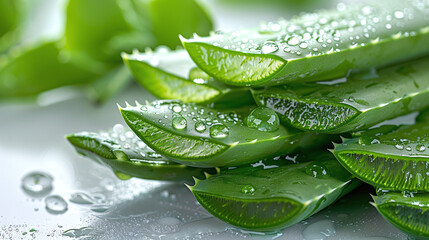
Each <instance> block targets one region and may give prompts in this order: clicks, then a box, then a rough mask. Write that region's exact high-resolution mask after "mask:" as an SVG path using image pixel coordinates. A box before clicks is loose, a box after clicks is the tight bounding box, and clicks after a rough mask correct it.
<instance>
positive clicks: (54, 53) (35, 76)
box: [0, 42, 96, 99]
mask: <svg viewBox="0 0 429 240" xmlns="http://www.w3.org/2000/svg"><path fill="white" fill-rule="evenodd" d="M94 77H96V75H95V74H93V73H90V72H88V71H86V70H84V69H81V68H79V67H78V66H76V65H75V64H74V63H73V62H72V61H70V60H69V59H63V58H62V55H61V53H60V50H59V49H58V47H57V43H56V42H46V43H41V44H38V45H35V46H28V47H19V48H15V49H13V50H11V51H10V52H9V55H8V56H7V57H6V58H5V60H4V62H3V63H0V99H1V98H10V97H22V96H30V95H35V94H38V93H40V92H42V91H46V90H50V89H53V88H57V87H61V86H65V85H72V84H81V83H87V82H88V81H90V80H91V79H92V78H94Z"/></svg>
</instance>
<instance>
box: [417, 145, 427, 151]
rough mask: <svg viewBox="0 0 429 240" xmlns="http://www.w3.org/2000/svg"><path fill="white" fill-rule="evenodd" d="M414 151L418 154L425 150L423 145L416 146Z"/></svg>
mask: <svg viewBox="0 0 429 240" xmlns="http://www.w3.org/2000/svg"><path fill="white" fill-rule="evenodd" d="M416 150H417V151H419V152H423V151H424V150H426V147H425V146H424V145H421V144H419V145H417V146H416Z"/></svg>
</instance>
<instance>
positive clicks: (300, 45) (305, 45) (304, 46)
mask: <svg viewBox="0 0 429 240" xmlns="http://www.w3.org/2000/svg"><path fill="white" fill-rule="evenodd" d="M299 47H300V48H302V49H306V48H307V47H308V45H307V43H305V42H303V43H301V44H299Z"/></svg>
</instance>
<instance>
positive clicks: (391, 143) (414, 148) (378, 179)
mask: <svg viewBox="0 0 429 240" xmlns="http://www.w3.org/2000/svg"><path fill="white" fill-rule="evenodd" d="M425 115H426V120H425V121H418V122H416V124H414V125H403V126H396V127H390V128H389V127H388V128H386V127H385V128H380V131H377V129H373V130H371V131H370V132H369V133H368V134H365V133H363V134H362V135H361V137H358V138H352V139H344V141H343V143H341V144H334V145H335V149H334V150H333V153H334V155H335V156H336V158H337V159H338V161H339V162H340V163H341V164H342V165H343V166H344V167H345V168H346V169H347V170H348V171H350V172H351V173H352V174H353V175H355V176H356V177H357V178H359V179H360V180H362V181H364V182H366V183H369V184H371V185H373V186H376V187H379V188H382V189H387V190H394V191H404V190H409V191H424V192H429V175H428V174H427V173H428V172H429V125H428V121H427V115H429V114H428V112H426V113H425ZM421 118H423V116H422V117H421ZM423 119H424V118H423ZM386 130H387V131H386Z"/></svg>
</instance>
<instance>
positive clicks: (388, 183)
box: [67, 0, 429, 238]
mask: <svg viewBox="0 0 429 240" xmlns="http://www.w3.org/2000/svg"><path fill="white" fill-rule="evenodd" d="M182 43H183V45H184V48H185V49H183V50H175V51H169V50H166V49H161V50H158V51H146V52H144V53H140V52H138V51H134V52H133V53H131V54H127V53H123V54H122V58H123V60H124V62H125V64H126V65H127V66H128V68H129V69H130V70H131V72H132V74H133V75H134V77H135V79H136V80H137V81H138V82H139V83H140V84H141V85H142V86H144V87H145V88H146V89H147V90H148V91H149V92H151V93H152V94H153V95H154V96H156V97H158V98H160V99H163V100H157V101H155V102H152V103H146V104H144V105H142V104H141V103H139V102H136V104H135V105H134V106H132V105H130V104H128V103H127V104H126V106H125V107H121V106H119V109H120V112H121V114H122V116H123V118H124V120H125V122H126V124H127V125H128V127H129V128H127V127H124V126H123V125H120V124H118V125H115V126H114V127H113V129H112V130H109V131H105V132H100V133H87V132H82V133H76V134H72V135H69V136H67V139H68V140H69V141H70V143H71V144H72V145H74V146H75V147H76V149H77V151H78V152H79V153H80V154H82V155H84V156H87V157H89V158H92V159H95V160H97V161H98V162H100V163H103V164H105V165H107V166H108V167H110V168H111V169H112V170H113V171H114V172H115V173H116V175H117V176H118V177H120V178H122V179H127V178H130V177H139V178H145V179H155V180H172V181H185V182H188V181H189V180H190V179H191V178H192V177H194V180H195V184H194V185H193V186H188V187H189V189H190V190H191V191H192V193H193V194H194V196H195V198H196V199H197V200H198V202H200V204H201V205H202V206H203V207H204V208H205V209H207V210H208V211H209V212H210V213H212V214H213V215H214V216H216V217H218V218H219V219H221V220H223V221H225V222H227V223H230V224H232V225H234V226H237V227H240V228H243V229H251V230H256V231H276V230H280V229H282V228H285V227H288V226H291V225H292V224H295V223H297V222H300V221H302V220H304V219H306V218H308V217H310V216H312V215H313V214H315V213H317V212H319V211H320V210H322V209H324V208H326V207H327V206H329V205H331V204H333V203H334V202H335V201H336V200H337V199H339V198H341V197H342V196H344V195H346V194H347V193H349V192H350V191H352V190H354V189H356V188H357V187H358V186H359V185H360V184H362V182H364V183H366V184H370V185H372V186H374V187H375V188H376V189H377V191H376V193H377V196H374V203H373V205H374V206H375V207H376V208H377V210H378V211H379V212H380V214H382V215H383V216H384V217H385V218H386V219H387V220H388V221H389V222H391V223H392V224H393V225H395V226H396V227H398V228H399V229H401V230H403V231H404V232H406V233H407V234H409V235H412V236H414V237H418V238H429V211H428V210H429V193H426V192H429V124H428V122H429V110H426V111H425V109H428V108H429V68H428V67H427V66H429V58H428V57H425V56H426V55H428V54H429V45H428V43H429V2H427V1H426V2H424V1H416V0H409V1H401V2H394V3H389V4H388V5H387V6H386V5H383V6H378V5H368V6H367V5H365V6H351V7H347V6H346V7H344V5H339V7H338V8H337V9H336V10H332V11H319V12H316V13H311V14H302V15H299V16H297V17H295V18H292V19H290V20H287V21H286V20H281V21H279V22H275V23H267V24H263V25H261V26H260V28H259V29H249V30H240V31H236V32H230V33H213V34H211V36H210V37H199V36H194V38H192V39H184V38H182ZM413 112H420V113H419V116H418V117H417V118H416V120H415V124H412V125H387V124H383V122H384V121H386V120H389V119H392V118H395V117H398V116H401V115H405V114H409V113H413ZM340 137H341V138H340ZM331 141H334V142H341V143H335V144H334V146H333V147H332V144H331ZM204 175H205V176H204Z"/></svg>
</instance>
